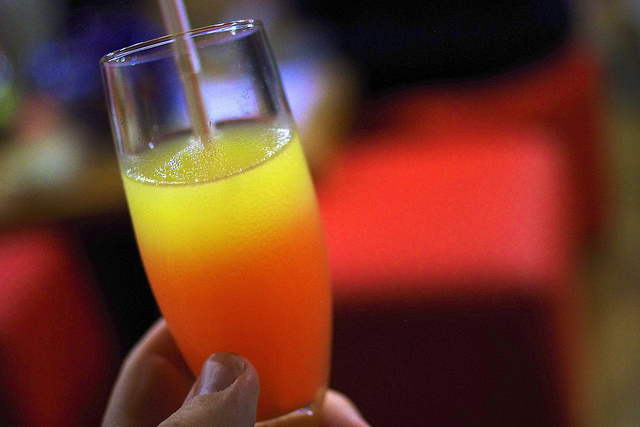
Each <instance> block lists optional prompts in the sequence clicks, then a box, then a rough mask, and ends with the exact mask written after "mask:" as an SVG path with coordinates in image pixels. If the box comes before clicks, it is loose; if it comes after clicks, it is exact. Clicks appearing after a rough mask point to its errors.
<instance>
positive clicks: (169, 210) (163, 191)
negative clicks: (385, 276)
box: [101, 21, 331, 425]
mask: <svg viewBox="0 0 640 427" xmlns="http://www.w3.org/2000/svg"><path fill="white" fill-rule="evenodd" d="M187 55H192V58H191V59H189V58H187V59H189V60H190V61H192V62H191V63H190V64H187V65H189V66H190V67H192V69H191V70H192V71H193V74H189V72H188V70H187V71H185V63H184V61H185V58H186V57H187ZM101 67H102V74H103V81H104V85H105V91H106V97H107V104H108V107H109V113H110V117H111V124H112V131H113V137H114V140H115V145H116V149H117V154H118V161H119V165H120V169H121V174H122V180H123V183H124V188H125V192H126V196H127V202H128V206H129V211H130V214H131V218H132V221H133V225H134V229H135V234H136V239H137V242H138V247H139V250H140V253H141V256H142V260H143V263H144V267H145V271H146V273H147V277H148V279H149V282H150V285H151V288H152V290H153V293H154V295H155V298H156V301H157V303H158V306H159V308H160V311H161V312H162V314H163V316H164V317H165V318H166V320H167V323H168V325H169V328H170V330H171V333H172V334H173V336H174V338H175V340H176V342H177V344H178V346H179V348H180V350H181V351H182V354H183V355H184V358H185V360H186V361H187V363H188V364H189V366H190V368H191V369H192V371H193V372H194V373H196V374H198V373H199V371H200V368H201V366H202V363H203V362H204V361H205V359H206V358H207V357H208V356H209V355H211V354H212V353H216V352H233V353H238V354H242V355H243V356H245V357H247V358H248V359H249V360H250V361H251V362H252V363H253V364H254V366H255V367H256V369H257V371H258V374H259V377H260V400H259V403H258V421H265V420H274V419H278V418H279V417H283V416H287V414H289V417H292V416H294V417H302V418H304V419H306V420H307V421H306V422H305V423H304V424H305V425H307V424H311V425H313V423H314V422H317V420H316V418H317V417H315V416H314V413H317V409H318V405H319V404H320V403H321V401H322V397H323V395H324V392H325V390H326V388H327V382H328V374H329V355H330V340H331V294H330V286H329V275H328V268H327V259H326V253H325V246H324V235H323V230H322V225H321V221H320V217H319V213H318V208H317V202H316V199H315V192H314V188H313V185H312V181H311V177H310V175H309V172H308V168H307V164H306V161H305V157H304V153H303V150H302V147H301V145H300V142H299V140H298V135H297V132H296V127H295V125H294V122H293V119H292V117H291V113H290V110H289V107H288V104H287V101H286V99H285V95H284V92H283V89H282V86H281V82H280V77H279V75H278V71H277V68H276V65H275V62H274V60H273V58H272V54H271V52H270V50H269V47H268V43H267V40H266V37H265V35H264V31H263V29H262V26H261V24H260V23H259V22H256V21H240V22H233V23H229V24H220V25H215V26H211V27H207V28H203V29H199V30H193V31H190V32H187V33H184V34H180V35H175V36H167V37H164V38H160V39H156V40H152V41H149V42H145V43H141V44H138V45H134V46H131V47H128V48H125V49H122V50H119V51H116V52H114V53H111V54H109V55H107V56H105V57H104V58H103V59H102V60H101ZM194 83H195V86H194ZM190 87H191V89H190ZM194 87H195V88H196V89H195V90H197V91H199V93H194V92H191V91H192V90H193V88H194ZM194 96H196V97H197V98H198V99H197V100H196V101H197V102H199V103H200V104H201V108H202V110H201V111H200V114H203V116H202V117H196V116H197V114H198V113H197V112H196V113H193V112H190V108H192V109H193V107H194V105H193V104H194V102H193V101H194V99H193V97H194ZM196 109H197V108H196ZM201 125H202V126H204V127H205V129H204V130H203V129H199V128H198V127H199V126H201ZM314 420H316V421H314ZM269 422H270V421H268V422H267V423H265V424H264V425H269Z"/></svg>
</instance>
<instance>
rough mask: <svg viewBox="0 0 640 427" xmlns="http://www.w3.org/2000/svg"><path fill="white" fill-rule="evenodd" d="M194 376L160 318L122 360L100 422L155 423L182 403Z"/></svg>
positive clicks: (139, 424) (108, 424)
mask: <svg viewBox="0 0 640 427" xmlns="http://www.w3.org/2000/svg"><path fill="white" fill-rule="evenodd" d="M194 379H195V378H194V376H193V374H192V373H191V371H190V370H189V368H188V367H187V366H186V364H185V362H184V360H183V359H182V356H181V355H180V351H179V350H178V348H177V346H176V344H175V342H174V340H173V338H172V337H171V334H170V333H169V329H168V328H167V324H166V322H165V321H164V319H160V320H159V321H158V322H156V323H155V325H153V326H152V327H151V328H150V329H149V331H148V332H147V333H146V334H145V336H144V337H143V338H142V339H141V340H140V342H139V343H138V344H137V345H136V346H135V347H134V348H133V349H132V350H131V352H130V353H129V355H128V356H127V357H126V359H125V360H124V363H123V364H122V368H121V370H120V373H119V375H118V378H117V380H116V383H115V385H114V388H113V390H112V392H111V397H110V399H109V403H108V405H107V410H106V412H105V416H104V419H103V424H102V425H103V426H104V427H109V426H129V427H139V426H140V427H142V426H157V425H158V424H159V423H160V422H161V421H162V420H164V419H165V418H167V417H168V416H169V415H171V414H172V413H173V412H175V411H176V410H177V409H178V408H179V407H180V405H181V404H182V402H183V400H184V397H185V396H186V395H187V393H188V391H189V388H190V387H191V385H192V384H193V381H194Z"/></svg>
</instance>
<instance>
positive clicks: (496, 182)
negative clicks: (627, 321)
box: [318, 126, 582, 426]
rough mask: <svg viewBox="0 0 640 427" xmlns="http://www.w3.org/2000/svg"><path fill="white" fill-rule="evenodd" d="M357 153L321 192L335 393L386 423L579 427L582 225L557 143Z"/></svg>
mask: <svg viewBox="0 0 640 427" xmlns="http://www.w3.org/2000/svg"><path fill="white" fill-rule="evenodd" d="M405 129H406V128H405ZM352 142H353V144H351V146H350V148H349V149H347V150H346V151H345V153H343V157H342V158H341V160H340V162H339V163H338V164H337V166H336V169H335V170H334V171H333V173H332V175H330V176H329V178H328V179H327V180H326V181H324V182H322V183H320V185H319V188H318V192H319V200H320V206H321V212H322V216H323V220H324V223H325V229H326V236H327V246H328V253H329V260H330V267H331V273H332V279H333V283H334V297H335V329H334V332H335V333H334V355H333V370H332V386H333V387H335V388H337V389H339V390H342V391H344V392H346V393H347V394H348V395H349V396H351V397H352V398H353V399H354V401H355V402H356V403H357V404H358V405H359V407H360V408H361V409H362V411H363V413H364V415H365V416H366V417H367V418H368V419H369V420H370V421H371V422H372V424H373V425H381V426H382V425H401V426H423V425H438V426H446V425H451V426H460V425H474V426H479V425H487V426H489V425H491V426H493V425H519V426H525V425H531V426H541V425H545V426H549V425H574V423H575V421H576V417H577V413H578V412H579V411H578V410H577V409H576V408H577V407H578V406H579V403H580V402H581V400H580V396H579V390H580V389H581V386H580V374H581V367H582V357H581V347H580V345H581V338H580V335H581V334H580V328H581V326H582V325H581V322H580V319H581V317H580V316H581V313H580V310H581V307H582V306H581V303H580V290H579V287H578V286H577V283H576V278H575V277H574V273H575V270H576V253H577V251H576V248H575V246H576V244H577V239H576V235H577V234H578V233H579V230H577V228H578V227H579V225H576V224H575V223H574V218H575V213H576V212H575V211H573V210H572V209H573V208H574V206H573V205H571V204H570V203H569V196H568V194H569V192H570V191H571V189H570V179H569V178H568V174H569V170H568V168H567V163H566V157H565V153H564V152H563V150H562V149H560V148H559V145H558V144H557V141H556V140H555V139H554V137H553V136H551V135H549V134H547V133H544V132H538V131H535V130H530V129H524V130H523V129H511V130H509V129H508V128H506V127H503V128H493V129H490V128H488V127H486V126H482V127H477V128H472V127H471V126H461V127H457V128H451V127H450V128H449V132H438V133H437V134H430V135H428V136H427V135H426V134H419V133H415V132H402V131H400V128H398V129H396V131H395V132H394V131H389V132H383V133H379V134H376V135H369V136H365V137H363V138H362V139H358V140H356V141H352Z"/></svg>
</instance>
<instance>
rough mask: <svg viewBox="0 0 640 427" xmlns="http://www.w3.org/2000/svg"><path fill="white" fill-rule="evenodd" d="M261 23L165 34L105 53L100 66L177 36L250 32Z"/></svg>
mask: <svg viewBox="0 0 640 427" xmlns="http://www.w3.org/2000/svg"><path fill="white" fill-rule="evenodd" d="M262 27H263V25H262V22H261V21H259V20H257V19H242V20H237V21H229V22H223V23H219V24H213V25H207V26H205V27H200V28H194V29H191V30H188V31H184V32H181V33H175V34H167V35H164V36H160V37H156V38H153V39H151V40H146V41H142V42H139V43H135V44H132V45H130V46H127V47H123V48H122V49H118V50H115V51H113V52H110V53H107V54H106V55H104V56H103V57H102V58H100V65H103V66H104V65H107V64H112V63H117V62H118V61H119V60H120V59H121V58H125V57H127V56H130V55H131V54H135V53H138V52H141V51H145V50H149V49H150V48H155V47H160V46H164V45H167V44H169V43H173V42H174V41H175V39H176V37H178V36H183V35H189V36H191V38H193V37H195V36H201V35H206V34H215V33H224V32H229V31H236V30H241V31H244V30H251V29H254V28H262Z"/></svg>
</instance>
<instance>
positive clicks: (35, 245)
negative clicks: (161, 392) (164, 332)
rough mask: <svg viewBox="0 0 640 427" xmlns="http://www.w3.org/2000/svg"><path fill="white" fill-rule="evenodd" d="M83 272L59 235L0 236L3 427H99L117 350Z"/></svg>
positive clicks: (50, 230) (44, 232)
mask: <svg viewBox="0 0 640 427" xmlns="http://www.w3.org/2000/svg"><path fill="white" fill-rule="evenodd" d="M83 265H84V264H83V260H82V257H81V256H80V254H78V253H77V252H76V251H75V249H74V245H73V241H72V240H71V239H70V238H69V236H68V235H67V233H65V232H64V231H63V230H62V229H54V228H38V229H31V230H17V231H12V232H5V233H4V234H2V235H0V420H1V421H2V422H1V424H2V425H16V426H49V427H51V426H61V427H62V426H65V427H68V426H84V425H99V423H100V418H101V416H102V412H103V410H104V406H105V404H106V399H107V397H108V393H109V389H110V386H111V384H112V382H113V379H114V376H115V370H116V368H117V363H118V356H119V349H118V347H117V345H116V339H115V334H114V331H113V329H112V328H111V324H110V321H109V320H108V318H107V315H106V312H105V310H104V308H103V306H102V303H101V301H100V299H99V298H98V294H97V292H96V289H95V288H93V284H92V281H91V279H90V276H89V275H88V273H87V271H85V269H84V267H83Z"/></svg>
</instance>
